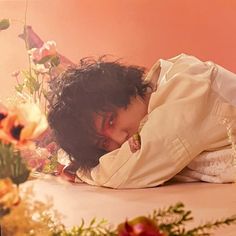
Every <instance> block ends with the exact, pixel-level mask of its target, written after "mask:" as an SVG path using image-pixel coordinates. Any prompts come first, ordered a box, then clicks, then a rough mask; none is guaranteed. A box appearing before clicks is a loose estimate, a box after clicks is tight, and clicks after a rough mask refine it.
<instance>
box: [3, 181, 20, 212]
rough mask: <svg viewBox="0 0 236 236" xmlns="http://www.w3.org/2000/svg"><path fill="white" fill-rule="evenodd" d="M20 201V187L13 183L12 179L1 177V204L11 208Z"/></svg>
mask: <svg viewBox="0 0 236 236" xmlns="http://www.w3.org/2000/svg"><path fill="white" fill-rule="evenodd" d="M19 201H20V197H19V193H18V188H17V186H16V185H15V184H13V183H12V181H11V179H9V178H5V179H0V206H1V207H2V208H11V207H12V206H14V205H16V204H18V203H19Z"/></svg>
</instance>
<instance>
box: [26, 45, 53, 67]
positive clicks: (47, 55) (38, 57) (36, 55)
mask: <svg viewBox="0 0 236 236" xmlns="http://www.w3.org/2000/svg"><path fill="white" fill-rule="evenodd" d="M28 53H29V55H30V57H31V59H32V61H33V62H35V63H38V64H44V63H45V62H47V61H48V60H49V59H51V58H53V57H54V56H56V55H57V51H56V43H55V42H54V41H47V42H45V43H44V44H43V46H42V47H40V48H32V49H30V50H29V51H28Z"/></svg>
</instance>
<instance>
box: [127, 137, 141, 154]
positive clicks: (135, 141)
mask: <svg viewBox="0 0 236 236" xmlns="http://www.w3.org/2000/svg"><path fill="white" fill-rule="evenodd" d="M128 142H129V147H130V151H131V152H133V153H135V152H136V151H138V150H139V149H140V148H141V138H140V135H139V134H138V133H136V134H134V135H133V136H132V137H131V138H129V140H128Z"/></svg>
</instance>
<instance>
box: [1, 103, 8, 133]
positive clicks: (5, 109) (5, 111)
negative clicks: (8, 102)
mask: <svg viewBox="0 0 236 236" xmlns="http://www.w3.org/2000/svg"><path fill="white" fill-rule="evenodd" d="M7 113H8V111H7V108H6V107H5V106H4V105H2V104H1V103H0V129H1V128H2V121H3V120H4V119H5V118H6V117H7Z"/></svg>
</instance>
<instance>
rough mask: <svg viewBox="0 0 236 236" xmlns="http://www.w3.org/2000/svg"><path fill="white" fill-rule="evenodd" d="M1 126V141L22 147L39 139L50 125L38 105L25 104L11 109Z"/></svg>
mask: <svg viewBox="0 0 236 236" xmlns="http://www.w3.org/2000/svg"><path fill="white" fill-rule="evenodd" d="M1 126H2V127H1V129H0V140H2V141H3V142H5V143H13V144H16V145H19V146H21V145H25V144H28V143H29V141H30V140H33V139H35V138H37V137H38V136H39V135H40V134H41V133H42V132H44V131H45V130H46V129H47V127H48V123H47V119H46V117H45V115H44V114H43V113H41V111H40V109H39V107H38V106H37V105H36V104H34V103H24V104H20V105H18V106H17V107H13V108H12V109H10V110H9V111H8V115H7V116H6V117H5V118H4V119H3V120H2V122H1Z"/></svg>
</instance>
